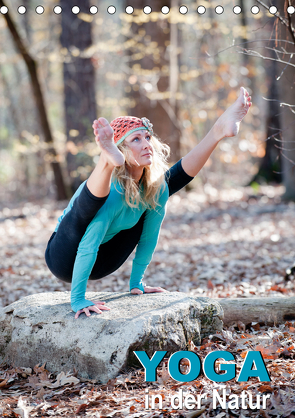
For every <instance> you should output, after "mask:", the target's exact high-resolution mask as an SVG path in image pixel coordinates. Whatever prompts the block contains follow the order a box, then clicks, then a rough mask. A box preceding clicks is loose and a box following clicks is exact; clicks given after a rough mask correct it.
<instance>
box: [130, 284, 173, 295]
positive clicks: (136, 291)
mask: <svg viewBox="0 0 295 418" xmlns="http://www.w3.org/2000/svg"><path fill="white" fill-rule="evenodd" d="M161 292H168V290H166V289H163V287H151V286H144V293H161ZM130 293H132V295H142V293H143V292H142V291H141V290H139V289H138V288H137V287H134V288H133V289H131V290H130Z"/></svg>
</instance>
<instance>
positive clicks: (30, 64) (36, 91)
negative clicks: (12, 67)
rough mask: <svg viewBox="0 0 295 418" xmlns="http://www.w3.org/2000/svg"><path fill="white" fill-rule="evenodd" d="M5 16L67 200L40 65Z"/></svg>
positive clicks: (62, 196) (57, 181)
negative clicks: (39, 72) (47, 110)
mask: <svg viewBox="0 0 295 418" xmlns="http://www.w3.org/2000/svg"><path fill="white" fill-rule="evenodd" d="M2 6H5V4H4V3H3V1H2V0H0V7H2ZM4 18H5V20H6V23H7V26H8V29H9V31H10V33H11V36H12V38H13V41H14V44H15V47H16V49H17V50H18V51H19V53H20V54H21V55H22V57H23V59H24V61H25V63H26V66H27V69H28V72H29V75H30V79H31V86H32V90H33V95H34V99H35V103H36V107H37V111H38V115H39V121H40V125H41V127H42V130H43V134H44V140H45V142H46V143H47V144H48V150H47V154H48V155H50V157H51V158H50V159H51V162H50V164H51V168H52V170H53V173H54V179H55V185H56V191H57V200H65V199H66V198H67V195H66V189H65V184H64V180H63V176H62V171H61V167H60V164H59V162H58V156H57V153H56V151H55V149H54V146H53V137H52V134H51V129H50V126H49V121H48V118H47V112H46V108H45V102H44V98H43V94H42V90H41V85H40V82H39V78H38V66H37V63H36V61H35V60H34V59H33V58H32V57H31V56H30V54H29V52H28V50H27V48H26V47H25V45H24V43H23V41H22V39H21V37H20V35H19V33H18V31H17V28H16V26H15V24H14V22H13V21H12V19H11V17H10V14H9V13H6V14H5V15H4Z"/></svg>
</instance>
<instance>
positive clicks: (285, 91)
mask: <svg viewBox="0 0 295 418" xmlns="http://www.w3.org/2000/svg"><path fill="white" fill-rule="evenodd" d="M289 3H290V5H291V3H293V6H294V5H295V3H294V1H293V2H291V1H290V2H289V1H288V0H285V1H283V0H282V1H278V2H277V7H278V10H279V12H280V15H281V16H282V17H283V18H285V19H286V22H287V26H286V25H284V24H282V23H280V24H279V22H278V24H279V31H278V37H279V39H285V40H286V41H291V42H293V45H291V46H290V44H286V43H285V42H284V41H278V46H280V47H282V48H285V49H286V50H287V51H288V52H289V53H290V52H292V53H293V54H294V55H293V57H292V56H290V55H289V54H288V55H287V54H286V55H285V56H283V57H282V58H284V60H285V61H290V63H292V64H295V31H294V20H295V18H294V15H292V17H291V15H288V13H287V7H288V6H289ZM281 56H282V55H281ZM278 69H279V71H278V75H279V80H278V82H277V83H278V91H279V97H280V102H282V103H287V104H288V105H292V106H294V105H295V70H294V67H291V66H290V65H287V66H286V65H282V64H278ZM281 109H282V111H281V128H282V138H283V143H282V150H281V153H282V167H283V183H284V186H285V188H286V192H285V195H284V198H285V199H286V200H295V135H294V126H295V115H294V110H293V108H289V107H288V106H284V107H282V108H281Z"/></svg>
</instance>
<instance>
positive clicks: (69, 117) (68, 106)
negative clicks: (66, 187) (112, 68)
mask: <svg viewBox="0 0 295 418" xmlns="http://www.w3.org/2000/svg"><path fill="white" fill-rule="evenodd" d="M60 5H61V7H62V10H63V12H62V33H61V37H60V41H61V44H62V46H63V47H64V48H66V49H67V56H66V59H65V60H64V64H63V74H64V106H65V118H66V135H67V143H68V153H67V167H68V172H69V175H70V179H71V187H72V192H75V191H76V189H77V188H78V187H79V186H80V184H81V182H82V181H83V180H85V178H86V177H87V175H88V174H90V172H89V173H88V172H86V171H87V170H86V167H89V168H90V169H91V168H92V158H91V157H89V156H88V155H87V154H86V153H85V146H84V144H85V142H87V141H92V140H93V138H94V137H93V131H92V123H93V121H94V119H96V115H97V109H96V100H95V72H94V67H93V63H92V61H91V58H84V57H82V56H81V53H83V51H84V50H86V49H87V48H89V47H90V46H91V45H92V35H91V19H92V16H91V15H90V13H89V7H90V3H89V0H70V1H69V0H61V1H60ZM73 6H78V7H79V8H80V12H82V13H84V14H87V15H88V16H89V20H88V21H85V19H81V18H80V17H79V14H78V15H75V14H74V13H72V7H73ZM72 51H75V52H74V53H72ZM73 132H74V135H73ZM89 171H90V170H89ZM82 172H84V175H83V174H82Z"/></svg>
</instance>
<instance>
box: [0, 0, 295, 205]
mask: <svg viewBox="0 0 295 418" xmlns="http://www.w3.org/2000/svg"><path fill="white" fill-rule="evenodd" d="M168 3H169V6H170V7H171V8H170V11H169V13H168V14H163V13H162V12H161V8H162V7H163V6H167V5H168ZM236 3H237V4H239V5H240V6H241V7H242V12H241V13H240V14H235V13H234V12H233V7H234V6H235V5H236ZM4 4H5V5H6V6H7V7H8V8H9V13H7V14H3V15H2V16H1V18H0V161H1V163H0V201H1V204H2V206H3V205H4V206H5V205H6V206H7V205H8V206H9V204H12V203H13V202H20V201H30V200H33V201H36V200H38V199H43V198H45V197H47V198H49V199H58V200H63V199H66V198H70V197H71V195H72V194H73V192H74V191H75V190H76V189H77V187H78V186H79V184H80V183H81V182H82V181H83V180H85V179H86V178H87V177H88V176H89V174H90V172H91V170H92V169H93V167H94V164H95V163H96V161H97V159H98V158H99V150H98V149H97V146H96V144H95V142H94V138H93V133H92V127H91V125H92V122H93V120H94V119H96V118H98V117H100V116H104V117H106V118H107V119H108V120H112V119H114V118H115V117H117V116H119V115H127V114H129V115H135V116H139V117H142V116H145V117H147V118H149V119H150V120H151V121H152V123H153V124H154V129H155V132H156V133H157V134H158V135H159V136H160V137H161V138H162V139H163V140H164V141H165V142H167V143H169V145H170V146H171V149H172V155H171V164H172V163H173V162H175V161H177V160H178V159H179V158H180V157H181V156H182V155H184V154H185V153H186V152H187V151H188V150H189V149H191V148H192V147H193V146H194V145H195V144H197V143H198V142H199V141H200V140H201V139H202V138H203V137H204V136H205V134H206V133H207V132H208V130H209V129H210V128H211V127H212V125H213V123H214V122H215V121H216V119H217V117H218V116H219V115H220V114H221V113H222V112H223V111H224V110H225V109H226V108H227V107H228V106H229V105H230V104H231V103H233V101H234V100H235V99H236V97H237V94H238V92H239V87H240V86H245V87H246V88H247V89H248V91H249V92H250V94H251V95H252V101H253V105H252V107H251V110H250V113H249V114H248V115H247V117H246V118H245V120H244V121H243V123H242V126H241V131H240V134H239V135H238V137H237V138H228V139H225V140H223V141H222V142H221V143H220V145H219V146H218V148H217V150H216V151H215V152H214V153H213V155H212V156H211V158H210V159H209V161H208V162H207V164H206V166H205V167H204V169H203V170H202V171H201V173H200V174H199V175H198V176H197V178H196V179H195V180H194V181H193V182H192V185H191V187H194V188H196V189H198V188H201V189H202V190H203V191H204V192H205V193H206V194H208V195H209V196H211V197H212V198H213V199H214V198H217V197H218V194H219V191H220V190H221V189H226V188H233V187H237V186H239V187H240V186H246V185H249V184H251V185H252V188H253V192H255V191H256V192H257V190H259V184H264V183H268V182H271V183H277V184H280V183H282V184H283V186H284V188H282V192H284V196H285V197H286V198H287V199H293V200H294V199H295V172H294V161H295V151H294V150H295V145H294V136H293V132H294V122H295V116H294V110H293V109H294V105H295V104H294V89H293V87H294V74H295V68H294V65H295V64H294V62H295V61H294V58H293V55H292V53H293V52H294V32H293V33H292V30H290V27H291V23H292V22H291V21H292V19H294V15H290V14H289V15H288V14H287V12H286V10H287V6H290V5H291V2H290V0H288V1H287V0H286V1H283V0H281V1H277V4H276V2H275V1H272V2H271V4H273V5H276V6H277V7H278V12H279V15H278V14H277V15H273V14H271V13H270V12H269V11H268V10H267V7H269V6H270V3H269V4H267V5H265V7H264V6H263V3H262V2H260V1H259V2H255V4H256V5H257V6H259V8H260V12H259V13H258V14H254V13H253V12H252V11H251V7H252V6H253V2H252V0H239V1H237V2H233V1H232V0H223V1H222V6H223V8H224V12H223V13H222V14H217V13H216V11H215V7H216V6H217V5H218V2H214V1H209V2H208V1H203V2H201V3H198V2H195V1H191V0H189V1H187V2H185V5H186V6H187V8H188V12H187V13H186V14H182V13H180V11H179V8H180V6H181V4H180V2H179V1H178V0H172V1H171V2H165V1H161V0H151V1H149V2H148V4H149V6H150V7H151V8H152V12H151V13H150V14H147V13H144V12H143V7H144V6H145V2H143V1H141V0H133V1H131V2H128V1H126V2H124V1H123V2H119V1H118V0H117V1H114V2H113V3H112V4H113V6H115V8H116V12H115V13H114V14H110V13H108V11H107V8H108V6H110V2H109V1H99V2H96V4H97V6H98V12H97V13H96V14H91V13H90V12H89V8H90V6H92V3H90V2H89V0H75V1H66V0H61V1H60V3H59V5H60V6H61V7H62V9H63V12H62V13H61V14H59V15H58V14H56V13H54V12H53V8H54V6H56V2H55V1H52V0H44V1H43V2H42V6H43V7H44V13H42V14H40V15H39V14H37V13H36V11H35V9H36V7H37V6H38V5H39V2H38V1H37V0H36V1H35V0H24V1H22V3H21V4H22V5H24V6H25V7H26V8H27V12H26V13H25V14H23V15H21V14H19V13H18V11H17V7H18V6H19V5H20V4H18V2H17V1H15V0H13V1H9V0H8V1H7V2H4ZM294 4H295V3H294ZM1 5H2V7H3V2H2V0H1ZM74 5H75V6H78V7H79V8H80V13H78V14H74V13H72V10H71V9H72V7H73V6H74ZM199 5H203V6H205V8H206V12H205V13H204V14H200V13H198V11H197V8H198V7H199ZM127 6H132V7H133V8H134V11H133V13H132V14H128V13H126V12H125V8H126V7H127ZM289 10H291V9H289ZM199 11H200V9H199ZM8 20H10V22H9V21H8ZM18 37H19V38H18ZM17 43H18V47H17ZM39 85H40V89H39ZM43 105H44V106H43Z"/></svg>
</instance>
